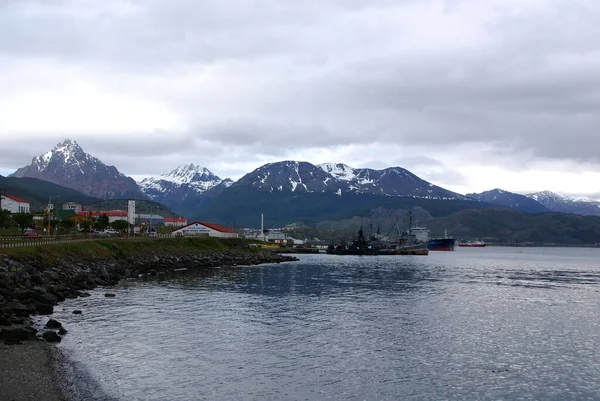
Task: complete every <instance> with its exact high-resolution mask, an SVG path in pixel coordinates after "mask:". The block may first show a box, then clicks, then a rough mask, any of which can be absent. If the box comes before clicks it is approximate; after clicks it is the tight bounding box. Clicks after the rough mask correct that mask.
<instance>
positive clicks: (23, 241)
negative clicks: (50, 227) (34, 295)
mask: <svg viewBox="0 0 600 401" xmlns="http://www.w3.org/2000/svg"><path fill="white" fill-rule="evenodd" d="M108 238H110V239H123V240H132V239H135V240H145V239H147V240H152V239H159V238H160V239H164V238H176V236H174V235H171V234H156V235H144V234H133V235H130V234H111V235H108V234H57V235H38V236H36V237H28V236H24V235H6V236H0V249H1V248H21V247H26V246H43V245H52V244H64V243H69V242H82V241H99V240H103V239H108Z"/></svg>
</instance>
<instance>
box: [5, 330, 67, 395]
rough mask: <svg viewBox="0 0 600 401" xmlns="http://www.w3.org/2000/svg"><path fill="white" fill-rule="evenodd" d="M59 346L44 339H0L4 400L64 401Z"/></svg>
mask: <svg viewBox="0 0 600 401" xmlns="http://www.w3.org/2000/svg"><path fill="white" fill-rule="evenodd" d="M55 352H56V349H55V348H54V347H53V346H51V345H48V344H46V343H44V342H42V341H27V342H24V343H22V344H17V345H5V344H2V343H0V399H1V400H2V401H34V400H35V401H41V400H44V401H64V400H65V398H64V397H63V395H62V393H61V387H60V382H59V380H60V373H61V372H60V371H59V370H58V365H57V364H56V362H55Z"/></svg>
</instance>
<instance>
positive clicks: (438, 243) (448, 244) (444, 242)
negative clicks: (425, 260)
mask: <svg viewBox="0 0 600 401" xmlns="http://www.w3.org/2000/svg"><path fill="white" fill-rule="evenodd" d="M455 245H456V239H455V238H449V237H448V233H447V232H444V238H432V239H430V240H429V242H427V248H428V249H429V250H430V251H453V250H454V246H455Z"/></svg>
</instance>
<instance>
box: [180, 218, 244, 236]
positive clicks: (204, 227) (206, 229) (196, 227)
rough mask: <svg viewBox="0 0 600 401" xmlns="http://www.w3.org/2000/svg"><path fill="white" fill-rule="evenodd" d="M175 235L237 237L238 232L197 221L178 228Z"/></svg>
mask: <svg viewBox="0 0 600 401" xmlns="http://www.w3.org/2000/svg"><path fill="white" fill-rule="evenodd" d="M172 234H173V235H208V236H209V237H218V238H237V237H238V233H237V232H236V231H234V230H232V229H230V228H227V227H224V226H222V225H219V224H215V223H209V222H206V221H195V222H193V223H190V224H188V225H187V226H183V227H181V228H178V229H176V230H174V231H173V232H172Z"/></svg>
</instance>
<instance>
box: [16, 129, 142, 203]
mask: <svg viewBox="0 0 600 401" xmlns="http://www.w3.org/2000/svg"><path fill="white" fill-rule="evenodd" d="M9 177H16V178H24V177H29V178H38V179H41V180H44V181H48V182H52V183H54V184H57V185H60V186H64V187H67V188H71V189H74V190H76V191H79V192H81V193H83V194H85V195H88V196H92V197H96V198H105V199H121V198H132V199H147V197H146V195H144V194H143V193H142V192H141V191H140V189H139V187H138V185H137V183H136V182H135V181H134V180H133V178H131V177H127V176H126V175H125V174H123V173H121V172H120V171H119V170H117V168H116V167H115V166H108V165H106V164H104V163H102V161H100V159H98V158H96V157H94V156H92V155H90V154H88V153H86V152H84V151H83V149H82V148H81V146H79V144H78V143H77V142H76V141H73V140H70V139H66V140H64V141H63V142H59V143H58V144H57V145H56V146H55V147H54V148H53V149H52V150H50V151H48V152H46V153H44V154H43V155H40V156H36V157H34V158H33V159H32V160H31V164H29V165H27V166H25V167H21V168H19V169H17V171H15V172H14V173H13V174H10V175H9Z"/></svg>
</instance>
